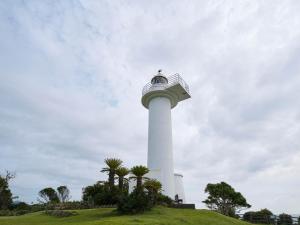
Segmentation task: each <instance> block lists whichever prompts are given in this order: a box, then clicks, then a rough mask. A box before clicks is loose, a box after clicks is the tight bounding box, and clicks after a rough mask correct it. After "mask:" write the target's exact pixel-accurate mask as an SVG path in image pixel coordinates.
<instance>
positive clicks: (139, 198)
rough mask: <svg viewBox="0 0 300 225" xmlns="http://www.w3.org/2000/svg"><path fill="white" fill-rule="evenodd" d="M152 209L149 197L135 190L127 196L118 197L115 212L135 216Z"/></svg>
mask: <svg viewBox="0 0 300 225" xmlns="http://www.w3.org/2000/svg"><path fill="white" fill-rule="evenodd" d="M152 207H153V205H152V204H151V201H150V199H149V197H148V196H147V195H146V194H145V193H144V192H138V191H136V190H135V191H133V192H132V193H131V194H130V195H128V196H122V197H120V199H119V202H118V208H117V210H118V211H119V212H120V213H124V214H135V213H142V212H144V211H146V210H150V209H151V208H152Z"/></svg>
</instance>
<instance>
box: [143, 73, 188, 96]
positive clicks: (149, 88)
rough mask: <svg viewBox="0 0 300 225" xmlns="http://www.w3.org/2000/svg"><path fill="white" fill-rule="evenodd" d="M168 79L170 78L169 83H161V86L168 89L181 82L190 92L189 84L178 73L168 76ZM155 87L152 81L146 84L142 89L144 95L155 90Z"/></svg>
mask: <svg viewBox="0 0 300 225" xmlns="http://www.w3.org/2000/svg"><path fill="white" fill-rule="evenodd" d="M167 79H168V83H167V84H161V86H162V87H164V89H167V88H169V87H172V86H175V85H177V84H180V85H181V86H182V87H183V88H184V90H185V91H186V92H187V93H190V90H189V86H188V85H187V83H186V82H185V81H184V80H183V79H182V77H181V76H180V75H179V74H178V73H176V74H174V75H171V76H169V77H167ZM155 89H156V87H155V86H153V85H152V84H151V82H149V83H148V84H146V85H145V86H144V88H143V91H142V95H143V96H144V95H145V94H147V93H148V92H150V91H152V90H155Z"/></svg>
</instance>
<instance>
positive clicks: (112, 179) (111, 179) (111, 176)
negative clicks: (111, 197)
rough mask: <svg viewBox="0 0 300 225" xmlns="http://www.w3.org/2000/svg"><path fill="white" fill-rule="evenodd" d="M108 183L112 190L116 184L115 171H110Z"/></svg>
mask: <svg viewBox="0 0 300 225" xmlns="http://www.w3.org/2000/svg"><path fill="white" fill-rule="evenodd" d="M108 183H109V188H110V190H112V189H113V188H114V186H115V173H113V172H109V175H108Z"/></svg>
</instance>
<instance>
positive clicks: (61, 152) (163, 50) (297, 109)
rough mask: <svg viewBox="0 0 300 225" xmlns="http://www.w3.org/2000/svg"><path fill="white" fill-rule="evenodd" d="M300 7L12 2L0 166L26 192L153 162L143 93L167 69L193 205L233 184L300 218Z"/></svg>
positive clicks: (0, 109)
mask: <svg viewBox="0 0 300 225" xmlns="http://www.w3.org/2000/svg"><path fill="white" fill-rule="evenodd" d="M299 12H300V1H282V0H278V1H253V0H251V1H245V0H243V1H183V0H179V1H89V0H88V1H67V0H66V1H54V0H49V1H38V0H37V1H29V0H28V1H17V0H16V1H10V0H7V1H5V0H2V1H0V34H1V35H0V172H1V173H2V174H3V173H4V172H5V170H10V171H15V172H16V174H17V177H16V179H15V180H13V182H12V183H11V188H12V191H13V194H14V195H17V196H19V200H25V201H27V202H31V201H34V202H35V201H36V198H37V193H38V191H39V190H41V189H42V188H44V187H47V186H52V187H57V186H59V185H67V186H68V187H69V188H70V189H71V194H72V199H73V200H77V199H80V198H81V189H82V187H84V186H86V185H90V184H93V183H95V182H96V181H97V180H103V179H106V176H105V175H104V174H101V173H100V172H99V171H100V170H101V168H102V167H103V166H104V164H103V160H104V158H106V157H119V158H121V159H123V161H124V164H125V165H126V166H128V167H131V166H133V165H136V164H144V165H146V160H147V159H146V155H147V123H148V111H147V110H146V109H145V108H143V106H142V104H141V91H142V88H143V86H144V85H145V84H146V83H147V82H149V81H150V79H151V78H152V76H153V75H154V74H156V72H157V70H158V69H163V73H164V74H165V75H172V74H174V73H180V74H181V76H182V77H183V78H184V79H185V81H186V82H187V83H188V84H189V86H190V92H191V95H192V98H191V99H189V100H186V101H184V102H181V103H179V104H178V106H177V107H176V108H174V109H173V110H172V122H173V142H174V143H173V145H174V162H175V170H176V172H180V173H182V174H183V175H184V185H185V190H186V197H187V200H188V202H191V203H197V206H198V207H200V208H204V207H205V206H204V205H203V204H202V203H201V201H203V200H204V199H205V198H206V195H205V194H204V188H205V186H206V184H207V183H209V182H210V183H212V182H220V181H225V182H228V183H229V184H231V185H232V186H233V187H234V188H235V189H236V190H237V191H240V192H241V193H242V194H243V195H244V196H245V197H246V199H247V200H248V202H249V203H250V204H251V205H252V206H253V207H252V210H256V209H261V208H269V209H271V210H272V211H273V212H275V213H281V212H287V213H299V212H300V203H299V202H300V188H299V187H300V178H299V174H300V104H299V99H300V29H299V28H300V13H299Z"/></svg>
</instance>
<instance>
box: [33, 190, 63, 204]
mask: <svg viewBox="0 0 300 225" xmlns="http://www.w3.org/2000/svg"><path fill="white" fill-rule="evenodd" d="M39 196H40V198H38V201H39V202H41V203H58V202H59V199H58V196H57V193H56V191H55V190H54V189H53V188H51V187H47V188H44V189H42V190H40V192H39Z"/></svg>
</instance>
